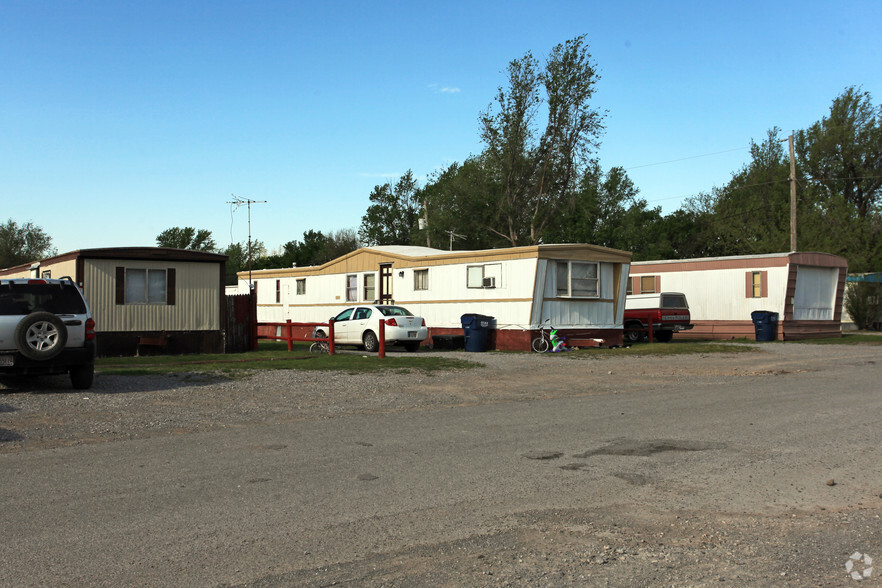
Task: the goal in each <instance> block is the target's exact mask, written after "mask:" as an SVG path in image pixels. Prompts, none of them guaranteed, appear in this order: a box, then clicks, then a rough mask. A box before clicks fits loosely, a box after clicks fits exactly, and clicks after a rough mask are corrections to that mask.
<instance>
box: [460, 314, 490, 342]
mask: <svg viewBox="0 0 882 588" xmlns="http://www.w3.org/2000/svg"><path fill="white" fill-rule="evenodd" d="M460 320H461V321H462V329H463V332H464V336H465V350H466V351H487V333H488V332H489V331H490V325H491V324H492V321H493V317H492V316H485V315H483V314H464V315H462V317H460Z"/></svg>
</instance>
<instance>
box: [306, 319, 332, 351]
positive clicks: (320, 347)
mask: <svg viewBox="0 0 882 588" xmlns="http://www.w3.org/2000/svg"><path fill="white" fill-rule="evenodd" d="M327 337H328V336H327V335H325V332H324V331H323V330H321V329H320V328H318V326H316V327H315V328H314V329H313V330H312V338H313V339H326V338H327ZM330 350H331V347H330V345H328V342H327V341H316V342H315V343H313V344H312V345H310V346H309V352H310V353H328V352H329V351H330Z"/></svg>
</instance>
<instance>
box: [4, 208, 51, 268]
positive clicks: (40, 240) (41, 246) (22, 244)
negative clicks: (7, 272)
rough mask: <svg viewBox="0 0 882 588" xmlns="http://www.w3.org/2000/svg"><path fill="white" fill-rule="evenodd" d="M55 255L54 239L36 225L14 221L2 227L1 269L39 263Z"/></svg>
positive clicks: (7, 222) (10, 220)
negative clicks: (34, 262)
mask: <svg viewBox="0 0 882 588" xmlns="http://www.w3.org/2000/svg"><path fill="white" fill-rule="evenodd" d="M50 255H54V249H52V238H51V237H50V236H49V235H47V234H46V233H45V231H43V229H41V228H40V227H38V226H37V225H35V224H34V223H32V222H30V221H28V222H26V223H24V224H21V225H19V224H18V223H17V222H15V221H14V220H12V219H9V220H7V221H6V223H5V224H3V225H0V268H7V267H13V266H16V265H21V264H23V263H31V262H33V261H38V260H40V259H43V258H44V257H48V256H50Z"/></svg>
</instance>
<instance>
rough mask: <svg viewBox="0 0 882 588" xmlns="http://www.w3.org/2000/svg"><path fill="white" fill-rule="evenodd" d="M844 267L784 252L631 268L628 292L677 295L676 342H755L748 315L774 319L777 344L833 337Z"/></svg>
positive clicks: (839, 261) (830, 259)
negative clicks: (688, 323) (680, 298)
mask: <svg viewBox="0 0 882 588" xmlns="http://www.w3.org/2000/svg"><path fill="white" fill-rule="evenodd" d="M847 270H848V262H847V261H846V260H845V259H844V258H842V257H839V256H836V255H831V254H829V253H810V252H790V253H773V254H768V255H743V256H733V257H709V258H702V259H680V260H667V261H640V262H634V263H632V264H631V271H630V279H629V280H628V293H629V294H630V293H632V292H633V293H634V294H640V293H648V292H682V293H684V294H685V295H686V299H687V300H688V301H689V310H690V312H691V314H692V323H693V324H694V325H695V326H694V328H693V329H692V330H690V331H684V332H683V333H681V334H680V335H678V337H680V338H693V339H695V338H699V339H732V338H748V339H752V338H754V337H755V327H754V324H753V320H752V318H751V313H753V312H754V311H767V312H770V313H775V314H777V315H778V321H777V333H776V335H777V338H778V339H781V340H795V339H807V338H818V337H830V336H840V335H841V329H840V321H841V318H842V297H843V291H844V287H845V278H846V273H847Z"/></svg>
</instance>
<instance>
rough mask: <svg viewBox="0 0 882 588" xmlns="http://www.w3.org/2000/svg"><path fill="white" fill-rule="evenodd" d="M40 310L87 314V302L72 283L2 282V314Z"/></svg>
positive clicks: (28, 312) (8, 314)
mask: <svg viewBox="0 0 882 588" xmlns="http://www.w3.org/2000/svg"><path fill="white" fill-rule="evenodd" d="M38 310H43V311H46V312H51V313H52V314H85V313H86V304H85V302H83V297H82V296H80V293H79V291H77V289H76V286H74V285H72V284H9V283H7V284H0V315H3V316H15V315H24V314H30V313H32V312H35V311H38Z"/></svg>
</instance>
